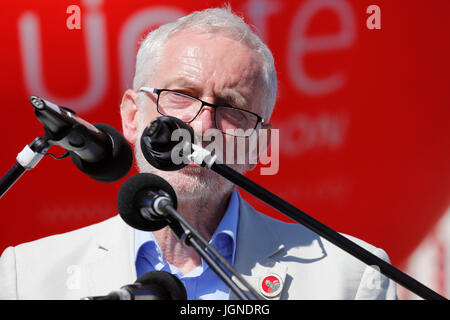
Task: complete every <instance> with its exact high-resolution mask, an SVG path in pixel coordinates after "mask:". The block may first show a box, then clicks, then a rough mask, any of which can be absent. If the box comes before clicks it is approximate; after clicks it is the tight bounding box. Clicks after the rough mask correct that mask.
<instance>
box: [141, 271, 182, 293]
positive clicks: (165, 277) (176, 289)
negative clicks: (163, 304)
mask: <svg viewBox="0 0 450 320" xmlns="http://www.w3.org/2000/svg"><path fill="white" fill-rule="evenodd" d="M136 283H139V284H141V285H142V286H144V287H145V286H149V287H153V288H154V287H155V286H156V287H157V288H158V289H159V290H158V291H159V293H160V295H161V296H162V297H166V299H167V300H187V292H186V288H185V287H184V284H183V283H182V282H181V280H180V279H178V278H177V277H176V276H174V275H173V274H170V273H168V272H166V271H150V272H147V273H146V274H144V275H142V276H141V277H140V278H139V279H137V280H136Z"/></svg>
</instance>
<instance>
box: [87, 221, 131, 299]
mask: <svg viewBox="0 0 450 320" xmlns="http://www.w3.org/2000/svg"><path fill="white" fill-rule="evenodd" d="M112 220H114V221H111V222H112V226H111V227H110V228H105V229H104V230H102V231H103V232H99V234H97V235H96V239H95V241H94V242H93V245H94V246H95V248H93V250H94V257H93V259H92V260H91V261H90V262H89V263H88V264H86V265H85V268H86V269H87V270H88V272H87V275H88V279H87V285H88V288H87V289H88V294H89V296H96V295H106V294H108V293H109V292H111V291H113V290H117V289H119V288H120V287H122V286H124V285H127V284H131V283H133V282H135V281H136V277H137V276H136V268H135V264H134V250H133V246H134V237H133V229H132V228H131V227H129V226H128V225H126V223H124V222H123V221H122V220H121V218H120V217H119V216H117V217H115V218H113V219H112Z"/></svg>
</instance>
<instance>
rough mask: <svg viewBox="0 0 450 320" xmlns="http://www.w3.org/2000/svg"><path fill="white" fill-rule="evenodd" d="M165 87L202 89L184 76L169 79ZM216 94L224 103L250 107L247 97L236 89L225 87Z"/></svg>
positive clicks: (238, 106)
mask: <svg viewBox="0 0 450 320" xmlns="http://www.w3.org/2000/svg"><path fill="white" fill-rule="evenodd" d="M165 88H166V89H174V88H176V89H183V88H186V89H194V90H199V91H201V90H202V88H201V86H200V85H198V84H196V83H194V82H192V81H190V80H189V79H186V78H184V77H176V78H172V79H168V80H167V81H166V82H165ZM216 96H217V97H218V98H220V100H222V101H223V103H226V104H229V105H231V106H233V107H237V108H247V107H248V101H247V99H246V98H245V97H244V96H243V95H242V94H240V93H239V92H238V91H236V90H233V89H229V88H225V89H223V90H222V91H221V92H218V93H217V95H216Z"/></svg>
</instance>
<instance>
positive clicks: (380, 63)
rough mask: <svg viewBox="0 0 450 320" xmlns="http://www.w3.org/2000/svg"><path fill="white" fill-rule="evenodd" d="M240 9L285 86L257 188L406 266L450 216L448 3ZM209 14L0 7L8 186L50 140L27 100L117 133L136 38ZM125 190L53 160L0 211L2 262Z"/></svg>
mask: <svg viewBox="0 0 450 320" xmlns="http://www.w3.org/2000/svg"><path fill="white" fill-rule="evenodd" d="M230 4H231V7H232V8H233V10H234V11H235V12H237V13H239V14H241V15H242V16H244V18H245V19H246V21H247V22H249V23H250V24H251V25H252V26H254V28H255V29H256V30H257V32H258V33H259V35H260V36H261V37H262V39H263V40H264V41H265V42H266V43H267V44H268V46H269V47H270V49H271V50H272V51H273V54H274V57H275V62H276V67H277V71H278V76H279V97H278V101H277V105H276V108H275V112H274V115H273V117H272V119H271V122H272V123H273V125H274V127H275V128H279V129H280V131H279V135H280V139H279V144H278V147H279V155H280V157H279V163H278V164H276V163H272V164H265V165H261V166H260V167H259V168H261V167H269V166H270V165H276V166H277V168H276V169H277V171H276V172H277V173H276V174H275V175H261V174H260V170H259V168H257V169H256V170H254V171H253V172H252V173H251V174H249V177H250V178H252V179H254V180H255V181H256V182H258V183H260V184H261V185H263V186H265V187H266V188H267V189H269V190H271V191H272V192H274V193H275V194H277V195H279V196H280V197H282V198H284V199H285V200H287V201H289V202H291V203H292V204H293V205H295V206H297V207H298V208H299V209H301V210H303V211H305V212H307V213H308V214H310V215H311V216H313V217H314V218H316V219H318V220H319V221H322V222H323V223H325V224H327V225H328V226H330V227H332V228H333V229H336V230H338V231H340V232H343V233H347V234H351V235H354V236H356V237H359V238H361V239H363V240H366V241H368V242H370V243H372V244H374V245H376V246H380V247H382V248H384V249H385V250H386V251H387V252H388V253H389V255H390V257H391V260H392V262H393V263H394V265H398V264H400V263H402V262H403V261H404V260H405V259H406V258H407V257H408V255H409V254H410V253H411V252H412V251H413V249H414V248H415V247H416V246H417V245H418V244H419V242H420V240H421V239H423V238H424V237H425V235H426V234H427V232H428V231H429V230H430V228H431V227H433V226H434V224H435V223H436V221H437V220H438V219H439V217H440V216H441V215H442V214H443V213H444V212H445V210H446V209H447V208H448V206H449V204H450V202H449V199H450V166H449V159H450V90H449V87H450V86H449V85H450V63H449V57H450V42H449V41H448V34H449V32H450V21H449V19H448V17H447V15H448V11H449V10H450V3H449V2H448V1H445V0H442V1H438V0H433V1H414V2H411V1H401V0H394V1H392V0H391V1H369V0H353V1H350V0H299V1H274V0H261V1H257V0H239V1H238V0H236V1H230ZM373 5H375V6H373ZM211 6H222V2H221V1H190V2H183V3H181V2H179V1H143V0H142V1H138V0H129V1H126V2H123V1H116V0H109V1H102V0H89V1H88V0H84V1H75V0H71V1H68V0H59V1H49V0H45V1H44V0H42V1H30V0H24V1H20V2H12V1H11V2H8V3H5V2H3V3H2V4H1V7H2V8H1V10H0V12H1V19H0V33H1V39H2V42H3V46H2V48H3V50H2V55H1V57H2V59H1V61H0V64H1V70H2V77H1V80H0V81H1V86H0V88H1V89H0V90H1V92H2V97H3V99H2V108H1V109H0V112H1V119H2V120H3V126H2V130H1V131H2V133H3V147H2V150H3V151H2V157H1V160H0V170H1V171H2V173H0V174H4V173H6V171H7V170H8V169H9V168H10V167H11V166H12V165H13V164H14V162H15V157H16V155H17V153H18V152H20V151H21V150H22V149H23V148H24V146H25V145H26V144H28V143H30V142H31V141H32V140H33V139H34V138H35V137H37V136H41V135H43V134H44V132H43V127H42V125H41V124H40V123H39V122H38V120H37V119H36V117H35V116H34V113H33V109H32V106H31V105H30V103H29V102H28V99H29V97H30V96H31V95H37V96H40V97H43V98H45V99H47V100H49V101H52V102H54V103H57V104H61V105H64V106H66V107H68V108H71V109H73V110H75V111H77V113H78V115H79V116H80V117H82V118H83V119H85V120H87V121H89V122H91V123H99V122H101V123H107V124H110V125H112V126H114V127H115V128H117V129H119V130H121V124H120V116H119V104H120V101H121V96H122V94H123V92H124V91H125V89H127V88H130V87H131V84H132V78H133V73H134V62H135V60H134V59H135V54H136V51H137V44H138V41H139V40H140V39H142V37H143V35H144V34H145V33H146V32H148V31H149V30H151V29H153V28H155V27H157V26H159V25H160V24H162V23H166V22H169V21H172V20H174V19H176V18H178V17H180V16H182V15H184V14H186V13H188V12H191V11H193V10H201V9H204V8H206V7H211ZM230 54H231V53H230ZM50 152H52V153H55V154H56V155H61V154H62V152H63V150H62V149H59V148H58V147H52V148H51V149H50ZM134 173H136V171H135V170H133V172H131V173H130V175H131V174H134ZM123 181H124V179H123V180H121V181H118V182H115V183H112V184H103V183H100V182H96V181H94V180H92V179H90V178H89V177H87V176H85V175H84V174H82V173H81V172H80V171H78V169H77V168H76V167H75V166H74V165H73V164H72V162H71V161H70V160H69V159H65V160H61V161H56V160H54V159H53V158H51V157H45V158H44V159H43V160H42V161H41V162H40V163H39V164H38V165H37V166H36V168H34V169H33V170H31V171H27V172H26V173H25V174H24V175H23V176H22V178H21V179H20V180H19V181H18V182H17V183H16V184H15V185H14V186H13V187H12V188H11V189H10V190H9V191H8V192H7V193H6V194H5V195H4V196H3V198H1V200H0V201H1V202H0V206H1V207H0V208H1V212H2V223H1V226H0V250H1V251H3V249H5V248H6V247H7V246H10V245H17V244H19V243H22V242H25V241H31V240H35V239H37V238H40V237H44V236H48V235H52V234H55V233H61V232H66V231H70V230H73V229H76V228H79V227H82V226H85V225H88V224H91V223H94V222H98V221H101V220H103V219H106V218H108V217H111V216H113V215H115V214H116V205H115V203H116V195H117V191H118V189H119V188H120V185H121V183H123ZM242 194H243V195H244V197H245V198H246V199H247V200H248V201H249V202H250V203H251V204H252V205H254V206H255V207H256V208H257V209H259V210H260V211H262V212H264V213H266V214H268V215H271V216H273V217H276V218H279V219H282V220H285V221H287V219H286V218H285V217H284V216H282V215H281V214H280V213H278V212H276V211H275V210H273V209H271V208H268V207H267V206H265V205H263V204H262V203H261V202H260V201H259V200H256V199H254V198H253V197H251V196H249V195H248V194H246V193H245V192H243V193H242Z"/></svg>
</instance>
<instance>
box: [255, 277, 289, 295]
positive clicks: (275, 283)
mask: <svg viewBox="0 0 450 320" xmlns="http://www.w3.org/2000/svg"><path fill="white" fill-rule="evenodd" d="M282 285H283V283H282V281H281V278H280V277H279V276H278V275H276V274H270V275H268V276H266V277H264V278H263V279H262V281H261V282H260V285H259V290H260V291H261V293H262V294H263V295H265V296H266V297H269V298H272V297H275V296H277V295H278V294H279V293H280V292H281V287H282Z"/></svg>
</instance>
